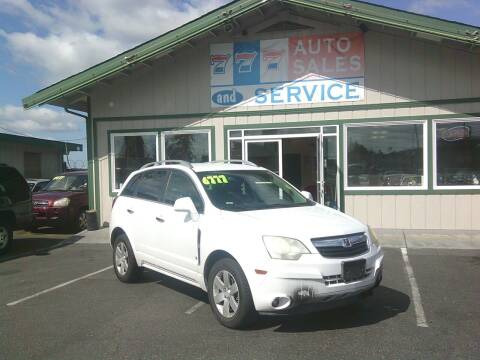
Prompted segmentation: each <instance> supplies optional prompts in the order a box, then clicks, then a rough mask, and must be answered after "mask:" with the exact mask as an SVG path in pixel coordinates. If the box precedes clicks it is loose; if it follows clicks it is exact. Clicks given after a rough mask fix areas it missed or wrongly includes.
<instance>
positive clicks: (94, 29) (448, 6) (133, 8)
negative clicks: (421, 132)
mask: <svg viewBox="0 0 480 360" xmlns="http://www.w3.org/2000/svg"><path fill="white" fill-rule="evenodd" d="M227 2H228V1H225V0H139V1H131V0H0V132H8V133H13V134H19V135H28V136H35V137H40V138H46V139H55V140H62V141H70V142H75V143H81V144H83V145H84V149H85V151H83V152H72V153H71V155H70V157H69V161H70V164H71V166H72V167H85V166H86V134H85V121H84V120H83V119H82V118H78V117H75V116H71V115H68V114H66V113H65V112H64V111H63V109H58V108H55V107H50V106H42V107H37V108H34V109H32V110H28V111H24V110H23V108H22V105H21V103H22V98H24V97H25V96H28V95H31V94H32V93H34V92H35V91H38V90H40V89H42V88H44V87H46V86H48V85H50V84H52V83H54V82H57V81H59V80H61V79H63V78H65V77H67V76H70V75H73V74H75V73H77V72H79V71H81V70H84V69H85V68H87V67H90V66H92V65H95V64H97V63H99V62H101V61H103V60H105V59H108V58H110V57H112V56H114V55H116V54H118V53H120V52H123V51H125V50H128V49H130V48H132V47H133V46H135V45H138V44H139V43H142V42H145V41H147V40H149V39H152V38H154V37H156V36H158V35H161V34H162V33H164V32H166V31H168V30H170V29H173V28H175V27H177V26H179V25H181V24H183V23H185V22H187V21H190V20H192V19H194V18H196V17H198V16H200V15H202V14H204V13H205V12H207V11H210V10H212V9H214V8H216V7H218V6H220V5H223V4H224V3H227ZM370 2H372V3H376V4H381V5H385V6H390V7H396V8H399V9H403V10H408V11H413V12H417V13H421V14H426V15H430V16H436V17H440V18H444V19H448V20H454V21H459V22H464V23H467V24H472V25H476V26H480V7H479V6H478V5H479V4H478V2H479V0H394V1H392V0H371V1H370Z"/></svg>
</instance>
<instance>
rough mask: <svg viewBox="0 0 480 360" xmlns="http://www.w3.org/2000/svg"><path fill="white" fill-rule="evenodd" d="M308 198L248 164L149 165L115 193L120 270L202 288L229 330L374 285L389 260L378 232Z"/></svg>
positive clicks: (123, 275)
mask: <svg viewBox="0 0 480 360" xmlns="http://www.w3.org/2000/svg"><path fill="white" fill-rule="evenodd" d="M310 198H311V195H310V194H309V193H306V192H300V191H299V190H297V189H296V188H294V187H293V186H292V185H290V184H289V183H287V182H286V181H284V180H283V179H281V178H279V177H278V176H277V175H275V174H274V173H272V172H271V171H269V170H267V169H264V168H261V167H257V166H255V165H254V164H251V163H247V162H240V161H239V162H235V161H225V162H223V161H222V162H213V163H202V164H189V163H185V162H182V161H164V162H161V163H152V164H147V165H145V166H144V167H142V168H141V169H140V170H138V171H135V172H133V173H132V174H131V175H130V176H129V177H128V179H127V180H126V182H125V184H124V186H123V187H122V189H121V190H120V193H119V195H118V197H117V198H116V199H115V201H114V206H113V209H112V218H111V223H110V238H111V243H112V247H113V262H114V268H115V272H116V275H117V277H118V278H119V279H120V280H121V281H124V282H130V281H134V280H135V277H136V276H137V275H138V273H139V269H140V268H141V267H144V268H148V269H150V270H154V271H158V272H160V273H163V274H166V275H168V276H171V277H173V278H176V279H178V280H180V281H184V282H186V283H189V284H191V285H194V286H197V287H199V288H201V289H203V290H205V291H207V292H208V297H209V300H210V305H211V307H212V310H213V312H214V314H215V316H216V317H217V319H218V320H219V321H220V323H222V324H223V325H225V326H227V327H231V328H238V327H241V326H244V325H245V324H247V323H249V322H251V321H252V320H253V319H254V318H255V315H256V314H258V313H289V312H292V310H301V309H308V310H312V309H313V310H315V309H318V308H320V307H321V305H322V304H325V303H328V304H332V303H333V304H338V303H340V302H341V300H343V299H345V298H354V296H355V295H359V294H362V293H371V290H372V289H373V288H374V287H376V286H378V284H379V283H380V281H381V279H382V263H383V252H382V250H381V248H380V246H379V244H378V242H377V241H376V240H375V238H374V236H373V234H372V232H371V231H369V229H368V228H367V227H366V226H365V225H363V224H362V223H360V222H359V221H357V220H355V219H353V218H351V217H349V216H347V215H345V214H343V213H341V212H339V211H336V210H332V209H330V208H328V207H325V206H322V205H319V204H317V203H315V202H314V201H312V200H310Z"/></svg>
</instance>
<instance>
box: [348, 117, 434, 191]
mask: <svg viewBox="0 0 480 360" xmlns="http://www.w3.org/2000/svg"><path fill="white" fill-rule="evenodd" d="M423 139H424V124H419V123H415V124H389V125H385V124H382V125H373V126H361V127H360V126H359V127H357V126H352V127H348V129H347V179H348V181H347V184H348V186H349V187H393V186H398V187H421V186H424V185H425V180H424V150H423Z"/></svg>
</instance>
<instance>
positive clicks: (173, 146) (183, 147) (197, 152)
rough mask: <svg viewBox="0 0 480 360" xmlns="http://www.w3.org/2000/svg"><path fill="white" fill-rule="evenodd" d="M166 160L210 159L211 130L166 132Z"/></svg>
mask: <svg viewBox="0 0 480 360" xmlns="http://www.w3.org/2000/svg"><path fill="white" fill-rule="evenodd" d="M163 136H164V144H165V160H184V161H189V162H194V163H200V162H208V161H210V145H209V143H210V141H209V136H210V132H209V131H202V132H165V133H163Z"/></svg>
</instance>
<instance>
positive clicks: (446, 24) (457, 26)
mask: <svg viewBox="0 0 480 360" xmlns="http://www.w3.org/2000/svg"><path fill="white" fill-rule="evenodd" d="M274 3H281V4H283V5H288V6H290V7H302V8H306V9H310V10H315V11H319V12H323V13H325V14H331V15H338V16H342V17H348V18H351V19H354V20H356V21H358V22H365V23H374V24H379V25H382V26H385V27H389V28H394V29H399V30H406V31H409V32H412V33H416V34H419V36H420V34H422V36H423V38H426V39H428V38H432V39H440V40H441V39H447V40H451V41H455V42H459V43H463V44H467V45H468V46H469V47H472V48H473V47H478V46H480V37H479V32H480V28H478V27H474V26H470V25H465V24H461V23H457V22H452V21H447V20H442V19H438V18H433V17H429V16H424V15H418V14H414V13H411V12H406V11H402V10H396V9H392V8H388V7H384V6H380V5H374V4H369V3H365V2H362V1H348V2H347V1H344V0H237V1H234V2H232V3H229V4H227V5H225V6H223V7H220V8H218V9H216V10H214V11H212V12H210V13H208V14H206V15H203V16H202V17H200V18H198V19H196V20H193V21H191V22H189V23H187V24H185V25H182V26H180V27H178V28H177V29H175V30H172V31H170V32H167V33H165V34H163V35H161V36H159V37H157V38H155V39H153V40H150V41H148V42H146V43H144V44H141V45H139V46H137V47H135V48H133V49H131V50H128V51H126V52H125V53H122V54H119V55H117V56H115V57H113V58H111V59H109V60H107V61H104V62H102V63H100V64H98V65H95V66H93V67H91V68H89V69H87V70H85V71H82V72H80V73H78V74H76V75H73V76H71V77H69V78H66V79H64V80H62V81H60V82H58V83H56V84H53V85H51V86H49V87H47V88H44V89H42V90H40V91H38V92H36V93H34V94H33V95H31V96H28V97H26V98H24V99H23V106H24V108H25V109H29V108H32V107H34V106H37V105H43V104H50V105H54V106H62V107H71V108H74V109H77V110H82V111H86V110H87V107H86V99H87V98H88V96H89V95H90V93H89V91H88V90H87V89H86V88H87V87H91V86H92V85H94V84H96V83H103V84H107V85H108V84H109V80H108V78H110V77H112V76H114V75H116V74H119V73H120V74H122V73H123V74H128V73H129V71H130V70H129V69H131V68H132V67H133V66H135V65H138V64H145V65H146V66H150V64H149V60H151V59H155V58H159V57H160V56H163V55H166V54H168V53H170V52H172V51H173V50H174V49H176V48H177V47H178V46H181V45H185V44H188V43H189V41H191V40H193V39H195V38H196V37H198V36H201V35H203V34H205V33H209V32H212V31H213V30H215V29H216V28H218V27H220V26H224V25H226V24H229V23H232V22H234V20H235V19H236V18H239V17H241V16H243V15H245V14H247V13H250V12H252V11H256V10H259V11H262V10H261V9H262V7H265V6H270V5H271V4H274Z"/></svg>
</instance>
